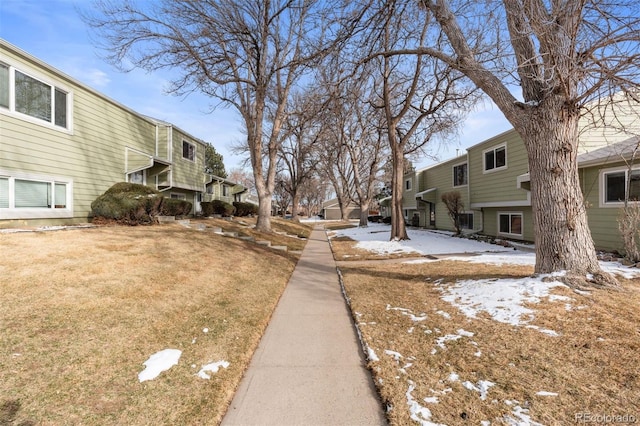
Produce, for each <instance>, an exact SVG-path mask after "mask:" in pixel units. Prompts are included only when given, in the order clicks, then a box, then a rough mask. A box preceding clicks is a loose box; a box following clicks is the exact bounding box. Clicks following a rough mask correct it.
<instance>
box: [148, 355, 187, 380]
mask: <svg viewBox="0 0 640 426" xmlns="http://www.w3.org/2000/svg"><path fill="white" fill-rule="evenodd" d="M180 356H182V351H180V350H178V349H164V350H162V351H159V352H156V353H155V354H153V355H151V356H150V357H149V359H148V360H146V361H145V362H144V363H143V364H142V365H144V366H145V367H146V368H145V369H144V370H142V371H141V372H140V373H139V374H138V380H140V383H142V382H145V381H147V380H153V379H155V378H156V377H158V376H159V375H160V373H162V372H163V371H167V370H168V369H170V368H171V367H173V366H174V365H178V361H179V360H180Z"/></svg>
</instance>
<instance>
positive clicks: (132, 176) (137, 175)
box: [129, 170, 144, 185]
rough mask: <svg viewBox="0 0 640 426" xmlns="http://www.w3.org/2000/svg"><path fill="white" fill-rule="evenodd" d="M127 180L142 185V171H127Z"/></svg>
mask: <svg viewBox="0 0 640 426" xmlns="http://www.w3.org/2000/svg"><path fill="white" fill-rule="evenodd" d="M129 182H131V183H138V184H140V185H144V171H143V170H140V171H137V172H133V173H129Z"/></svg>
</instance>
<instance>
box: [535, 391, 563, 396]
mask: <svg viewBox="0 0 640 426" xmlns="http://www.w3.org/2000/svg"><path fill="white" fill-rule="evenodd" d="M536 395H538V396H558V394H557V393H556V392H547V391H539V392H536Z"/></svg>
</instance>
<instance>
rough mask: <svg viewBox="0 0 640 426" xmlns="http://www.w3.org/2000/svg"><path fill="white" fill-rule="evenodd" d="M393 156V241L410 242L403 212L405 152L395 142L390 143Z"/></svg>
mask: <svg viewBox="0 0 640 426" xmlns="http://www.w3.org/2000/svg"><path fill="white" fill-rule="evenodd" d="M390 144H391V147H392V149H391V151H392V156H393V163H392V165H393V175H392V177H391V238H390V239H391V240H408V239H409V235H407V228H406V226H405V223H404V212H403V211H402V192H403V190H404V188H403V186H402V184H403V181H402V180H403V177H404V151H403V149H402V148H403V147H402V146H399V145H398V144H397V143H396V142H395V141H390Z"/></svg>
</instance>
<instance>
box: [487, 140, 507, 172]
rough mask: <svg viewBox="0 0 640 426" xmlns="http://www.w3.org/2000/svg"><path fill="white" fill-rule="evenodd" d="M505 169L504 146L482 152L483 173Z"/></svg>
mask: <svg viewBox="0 0 640 426" xmlns="http://www.w3.org/2000/svg"><path fill="white" fill-rule="evenodd" d="M504 167H507V147H506V146H505V145H502V146H498V147H495V148H492V149H490V150H488V151H484V171H485V172H488V171H491V170H498V169H502V168H504Z"/></svg>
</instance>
